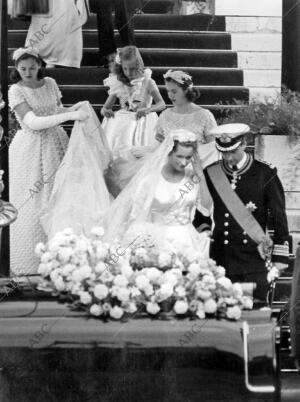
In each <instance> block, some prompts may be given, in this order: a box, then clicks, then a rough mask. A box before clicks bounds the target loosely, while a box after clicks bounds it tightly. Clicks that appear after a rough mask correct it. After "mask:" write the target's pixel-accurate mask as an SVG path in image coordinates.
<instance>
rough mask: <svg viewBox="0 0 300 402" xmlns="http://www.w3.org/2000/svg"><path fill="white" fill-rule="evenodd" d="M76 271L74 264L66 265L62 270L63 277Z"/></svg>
mask: <svg viewBox="0 0 300 402" xmlns="http://www.w3.org/2000/svg"><path fill="white" fill-rule="evenodd" d="M75 269H76V266H75V265H74V264H66V265H65V266H64V267H63V269H62V274H63V276H68V275H69V274H70V273H71V272H73V271H74V270H75Z"/></svg>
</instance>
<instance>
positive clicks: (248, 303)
mask: <svg viewBox="0 0 300 402" xmlns="http://www.w3.org/2000/svg"><path fill="white" fill-rule="evenodd" d="M242 304H243V308H244V309H246V310H252V309H253V299H251V297H248V296H243V297H242Z"/></svg>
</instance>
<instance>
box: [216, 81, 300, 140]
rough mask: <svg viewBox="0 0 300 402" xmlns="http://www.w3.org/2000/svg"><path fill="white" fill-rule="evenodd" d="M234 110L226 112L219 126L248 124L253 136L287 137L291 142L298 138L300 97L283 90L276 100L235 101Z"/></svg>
mask: <svg viewBox="0 0 300 402" xmlns="http://www.w3.org/2000/svg"><path fill="white" fill-rule="evenodd" d="M235 104H236V106H239V107H237V108H235V109H233V110H232V109H230V110H229V109H228V110H226V113H225V116H224V117H223V118H222V119H221V121H220V124H225V123H232V122H235V123H236V122H239V123H245V124H248V125H249V126H250V128H251V132H252V133H253V134H274V135H288V137H289V139H290V140H291V141H294V140H296V139H297V138H300V95H299V93H297V92H293V91H291V90H288V89H285V90H284V91H283V93H282V94H280V95H278V98H277V99H276V100H271V101H268V100H266V101H265V102H259V101H253V102H251V103H250V104H246V103H244V102H240V101H235Z"/></svg>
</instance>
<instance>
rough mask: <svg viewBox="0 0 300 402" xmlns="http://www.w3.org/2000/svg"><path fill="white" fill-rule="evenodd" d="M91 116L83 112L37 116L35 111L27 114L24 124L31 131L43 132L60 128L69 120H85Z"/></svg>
mask: <svg viewBox="0 0 300 402" xmlns="http://www.w3.org/2000/svg"><path fill="white" fill-rule="evenodd" d="M88 117H89V114H88V113H86V112H84V111H82V110H78V111H74V112H67V113H61V114H54V115H51V116H37V115H36V114H35V113H33V111H30V112H27V113H26V114H25V116H24V119H23V122H24V124H26V126H27V127H29V128H30V129H31V130H43V129H46V128H50V127H55V126H58V125H59V124H61V123H64V122H65V121H68V120H80V121H82V120H85V119H87V118H88Z"/></svg>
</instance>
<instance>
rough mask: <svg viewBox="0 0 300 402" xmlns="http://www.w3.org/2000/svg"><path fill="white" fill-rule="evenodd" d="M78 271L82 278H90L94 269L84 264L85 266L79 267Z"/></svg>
mask: <svg viewBox="0 0 300 402" xmlns="http://www.w3.org/2000/svg"><path fill="white" fill-rule="evenodd" d="M77 271H78V274H79V276H80V277H81V279H80V280H83V279H86V278H89V277H90V276H91V274H92V269H91V267H89V266H88V265H84V266H83V267H81V268H79V269H78V270H77Z"/></svg>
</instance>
